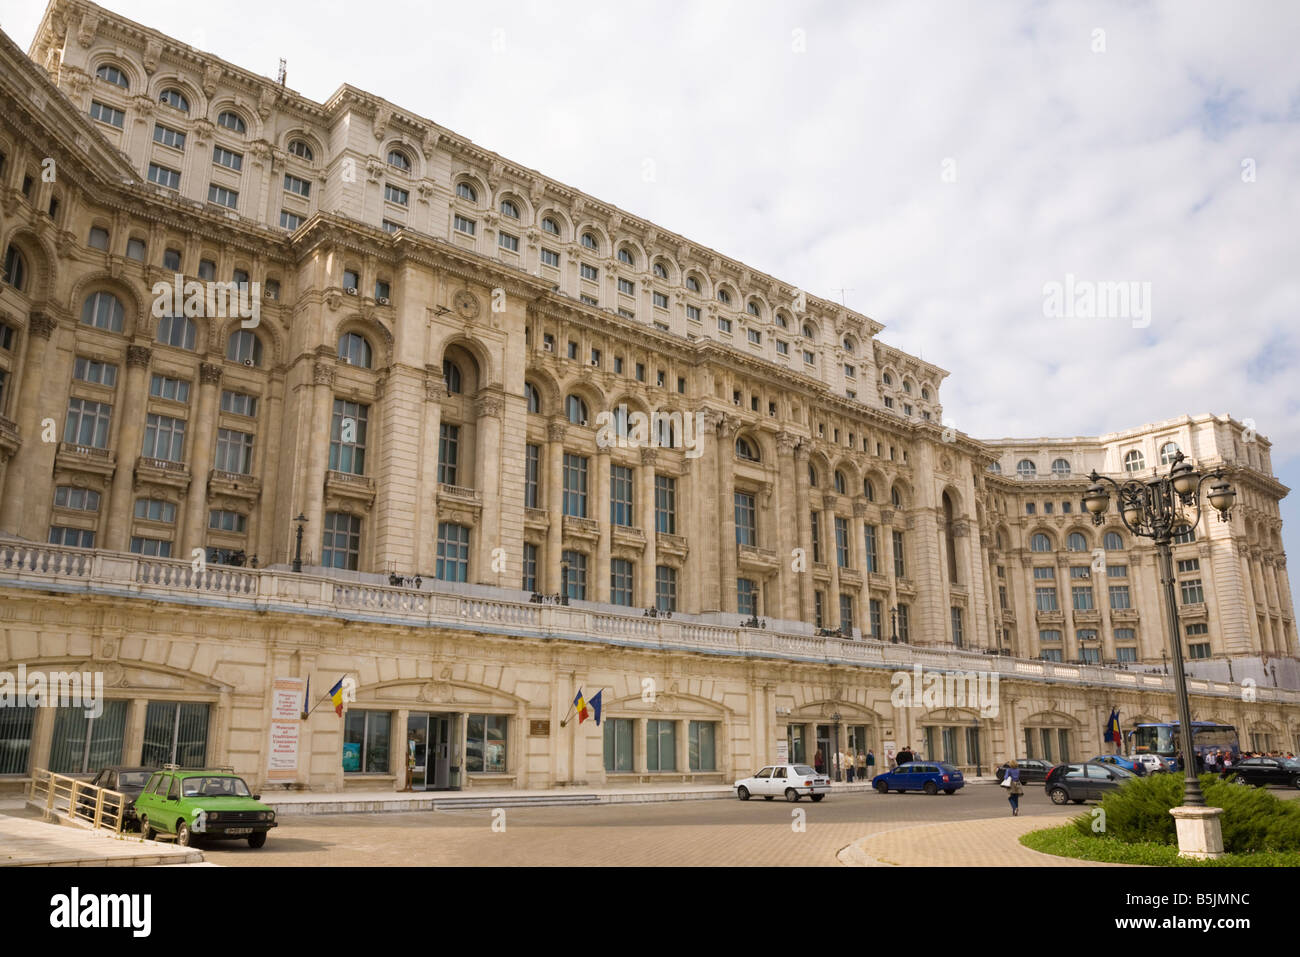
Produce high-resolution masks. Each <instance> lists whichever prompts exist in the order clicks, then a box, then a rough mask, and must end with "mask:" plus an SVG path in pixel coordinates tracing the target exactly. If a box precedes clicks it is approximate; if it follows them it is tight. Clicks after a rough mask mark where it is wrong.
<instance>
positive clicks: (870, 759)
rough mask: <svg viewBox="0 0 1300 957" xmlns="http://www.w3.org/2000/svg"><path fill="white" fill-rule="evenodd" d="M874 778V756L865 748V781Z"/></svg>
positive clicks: (872, 752)
mask: <svg viewBox="0 0 1300 957" xmlns="http://www.w3.org/2000/svg"><path fill="white" fill-rule="evenodd" d="M875 776H876V754H875V752H874V751H872V750H871V749H870V748H867V780H868V781H870V780H871V779H872V778H874V777H875Z"/></svg>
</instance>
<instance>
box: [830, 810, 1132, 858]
mask: <svg viewBox="0 0 1300 957" xmlns="http://www.w3.org/2000/svg"><path fill="white" fill-rule="evenodd" d="M1061 823H1062V822H1061V821H1060V820H1059V819H1057V818H1053V817H1044V816H1042V815H1038V816H1032V817H1010V816H1007V817H997V818H985V819H983V820H978V821H948V822H945V823H943V824H916V825H909V826H907V827H899V828H893V829H891V830H887V831H881V832H879V833H876V834H869V835H868V836H866V837H864V838H859V839H858V840H856V841H854V842H853V843H852V844H850V845H849V846H848V847H846V848H844V849H843V850H842V851H840V853H839V855H838V857H839V861H840V863H841V864H844V865H847V866H849V867H1133V866H1136V865H1131V864H1103V863H1100V862H1098V861H1078V860H1073V859H1071V858H1068V857H1057V856H1055V855H1053V854H1042V853H1039V852H1038V851H1034V850H1030V849H1029V848H1027V847H1025V846H1024V845H1023V844H1021V843H1020V837H1021V835H1023V834H1027V833H1029V832H1030V831H1038V830H1043V829H1044V828H1051V827H1060V826H1061Z"/></svg>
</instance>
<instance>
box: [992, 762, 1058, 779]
mask: <svg viewBox="0 0 1300 957" xmlns="http://www.w3.org/2000/svg"><path fill="white" fill-rule="evenodd" d="M1016 764H1017V765H1018V766H1019V768H1020V783H1021V784H1042V783H1043V782H1044V781H1046V780H1047V772H1048V771H1050V770H1052V768H1053V767H1055V765H1053V764H1052V762H1051V761H1044V760H1042V759H1041V758H1016ZM994 773H995V774H996V775H997V779H998V783H999V784H1001V783H1002V779H1003V778H1004V777H1005V776H1006V773H1007V766H1006V765H1005V764H1004V765H1002V767H1000V768H998V769H997V771H996V772H994Z"/></svg>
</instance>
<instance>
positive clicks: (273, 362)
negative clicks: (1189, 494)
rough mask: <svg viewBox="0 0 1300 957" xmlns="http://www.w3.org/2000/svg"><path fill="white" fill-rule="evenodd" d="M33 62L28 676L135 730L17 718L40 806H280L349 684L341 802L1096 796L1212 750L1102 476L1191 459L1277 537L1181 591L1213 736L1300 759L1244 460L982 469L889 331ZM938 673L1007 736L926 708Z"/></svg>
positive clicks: (939, 376) (1254, 543)
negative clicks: (438, 797)
mask: <svg viewBox="0 0 1300 957" xmlns="http://www.w3.org/2000/svg"><path fill="white" fill-rule="evenodd" d="M0 57H2V58H3V61H2V62H0V213H2V219H0V249H3V250H4V252H5V264H4V268H5V275H4V280H5V281H4V283H3V284H0V310H2V311H0V323H2V325H0V536H3V538H0V667H3V668H9V669H11V670H12V669H16V668H17V667H18V666H20V665H21V666H23V667H24V668H25V669H27V671H29V672H57V671H72V670H84V671H90V672H96V673H102V674H103V675H104V677H105V679H106V681H107V685H108V687H107V698H108V701H107V704H106V705H105V708H104V710H103V713H102V714H101V715H99V716H98V717H96V718H93V719H88V718H86V717H85V716H84V715H83V713H82V712H81V711H80V710H78V709H76V708H62V709H58V708H49V707H17V706H14V707H8V708H0V747H2V748H3V750H0V782H9V783H10V784H11V785H16V784H18V783H20V782H22V781H23V780H24V779H25V776H26V775H27V774H28V773H29V772H30V770H31V769H32V768H34V767H51V768H53V769H54V770H56V771H64V772H73V773H78V772H83V771H86V770H88V769H90V768H92V767H94V766H95V765H97V764H102V763H107V762H116V761H126V762H136V761H141V760H143V761H145V762H149V763H159V762H163V761H168V760H176V761H179V762H181V763H189V764H200V763H205V762H206V763H208V764H213V763H217V764H233V765H234V766H235V767H236V768H238V769H239V770H241V771H242V772H244V773H245V774H247V775H248V776H249V778H250V780H254V781H257V782H264V781H265V780H266V778H267V768H268V762H269V760H270V758H269V752H270V745H269V739H268V727H269V726H270V724H271V708H272V697H273V694H272V692H273V687H274V682H275V681H276V679H280V678H300V679H301V678H309V679H310V680H311V688H312V694H313V697H318V696H319V695H320V694H323V693H324V692H325V691H326V690H327V689H328V688H329V687H330V686H331V685H333V684H334V683H335V682H336V681H338V680H340V679H341V678H343V677H344V676H347V678H348V680H349V683H350V684H349V686H351V684H354V685H355V700H354V701H349V702H348V703H347V710H346V712H345V715H344V716H343V717H342V718H339V717H336V716H335V715H334V714H333V713H332V711H333V709H332V708H331V707H329V706H328V705H327V706H325V707H324V708H321V709H317V710H316V711H315V712H314V713H313V714H312V715H311V717H310V718H308V719H307V720H306V721H304V722H302V726H301V731H300V740H299V745H298V747H299V751H298V772H297V774H296V780H297V782H298V783H299V784H301V785H304V786H308V787H313V788H318V789H341V788H345V787H356V788H369V789H373V788H375V787H385V788H386V787H401V786H403V785H404V784H405V782H406V778H407V775H408V769H407V761H405V760H403V759H402V755H403V752H406V754H407V755H408V756H413V757H414V762H413V763H414V764H415V771H414V778H415V783H416V785H417V786H474V785H476V784H482V783H493V784H500V783H503V782H506V783H510V784H514V785H517V786H520V787H525V786H527V787H547V786H560V785H571V784H576V783H584V782H585V783H596V782H617V781H629V782H640V781H646V780H656V781H696V782H702V781H719V780H730V779H731V777H732V776H733V775H734V774H736V773H737V772H747V771H749V770H751V769H752V767H754V766H756V765H758V764H760V763H762V762H764V761H769V760H771V759H772V758H773V757H775V755H776V754H777V753H778V748H779V747H784V748H786V749H788V752H789V753H790V755H791V757H793V758H796V759H798V760H812V758H813V755H814V752H815V751H816V750H817V749H818V748H820V749H822V750H823V751H826V750H830V749H832V748H833V747H835V746H837V745H838V746H844V745H846V744H848V743H850V742H852V744H853V745H854V746H857V747H871V748H872V749H874V751H875V752H876V753H877V754H878V755H880V754H881V753H882V751H884V750H885V749H886V748H888V747H889V746H890V745H891V744H893V745H898V746H901V745H903V744H909V743H910V744H912V745H913V746H917V747H920V748H921V749H922V751H924V752H925V753H926V754H927V755H929V756H932V757H935V758H947V759H950V760H952V761H954V762H956V763H958V764H961V765H964V766H969V767H971V768H975V767H976V766H978V765H981V764H982V765H985V766H987V765H988V763H989V762H990V761H991V760H993V759H998V760H1000V759H1002V758H1005V757H1007V756H1011V755H1012V754H1013V753H1017V754H1021V755H1023V754H1024V753H1025V752H1026V751H1028V752H1029V753H1030V754H1037V755H1039V756H1049V757H1058V758H1059V757H1063V756H1067V755H1073V756H1076V757H1077V756H1081V755H1084V754H1091V753H1094V752H1096V751H1098V750H1100V749H1101V748H1102V747H1103V744H1102V742H1101V740H1100V738H1101V728H1102V724H1103V721H1104V718H1105V716H1106V715H1107V714H1108V713H1109V711H1110V709H1112V708H1119V709H1120V711H1121V715H1122V718H1123V721H1124V723H1125V725H1131V723H1132V722H1133V721H1135V720H1138V719H1142V718H1146V719H1158V720H1167V719H1169V718H1171V717H1172V716H1173V714H1174V705H1173V700H1172V694H1171V690H1172V682H1171V679H1170V678H1169V677H1168V675H1167V665H1166V663H1165V661H1164V659H1163V658H1162V649H1163V648H1165V647H1167V645H1166V636H1165V632H1164V629H1163V628H1162V626H1161V620H1162V619H1161V605H1160V597H1159V594H1160V593H1159V590H1158V589H1159V582H1158V575H1157V571H1156V568H1155V565H1154V551H1153V550H1152V549H1151V548H1149V547H1147V546H1145V545H1144V544H1143V543H1142V542H1140V541H1137V540H1134V539H1133V538H1132V537H1131V536H1129V535H1128V534H1127V533H1125V532H1124V531H1123V530H1122V528H1121V527H1120V526H1119V525H1118V519H1116V518H1114V516H1113V515H1112V516H1110V517H1109V520H1108V524H1107V525H1106V526H1104V527H1102V528H1095V527H1093V526H1092V525H1091V524H1090V523H1089V522H1087V521H1085V520H1084V518H1085V516H1081V515H1080V514H1079V504H1078V503H1079V499H1080V495H1081V493H1082V491H1083V488H1084V486H1085V484H1086V482H1085V479H1084V476H1085V475H1086V473H1088V472H1089V471H1090V470H1091V469H1093V468H1096V469H1098V470H1099V471H1102V472H1105V473H1110V474H1113V475H1125V474H1142V475H1146V474H1150V469H1152V468H1155V467H1161V466H1162V465H1163V463H1165V462H1166V461H1167V460H1168V458H1169V456H1170V454H1171V447H1173V446H1176V447H1177V448H1178V449H1181V450H1183V451H1184V452H1185V453H1187V454H1188V455H1189V456H1190V457H1191V458H1192V459H1193V460H1194V461H1195V462H1196V463H1197V464H1198V465H1200V466H1216V465H1224V466H1227V467H1229V468H1230V469H1231V470H1232V475H1233V482H1234V484H1235V486H1236V488H1237V490H1238V493H1239V504H1238V506H1237V508H1236V510H1235V512H1234V515H1233V517H1232V519H1231V521H1230V522H1228V523H1221V522H1219V521H1218V520H1217V519H1214V518H1206V519H1205V520H1204V521H1203V522H1202V524H1201V525H1200V526H1199V527H1198V528H1197V529H1196V530H1195V532H1194V534H1193V535H1190V536H1184V538H1185V541H1183V542H1182V543H1180V544H1179V545H1178V546H1177V550H1176V558H1177V560H1178V575H1179V582H1180V584H1179V587H1180V606H1179V616H1180V621H1181V625H1182V627H1183V628H1184V629H1185V634H1186V642H1187V645H1186V651H1187V654H1188V656H1189V657H1190V659H1192V661H1191V664H1190V665H1189V670H1190V671H1191V673H1192V674H1193V675H1194V678H1193V680H1192V683H1191V687H1192V693H1193V701H1192V704H1193V709H1194V711H1195V712H1196V715H1197V716H1198V717H1200V718H1207V719H1210V718H1212V719H1217V720H1221V721H1225V722H1228V723H1232V724H1234V725H1236V726H1237V728H1238V731H1239V733H1240V734H1241V736H1242V742H1243V746H1246V747H1251V746H1254V747H1258V748H1290V749H1294V748H1297V747H1300V693H1297V691H1296V690H1294V689H1296V688H1298V687H1300V670H1297V636H1296V626H1295V617H1294V608H1293V605H1292V602H1291V597H1290V593H1289V589H1288V585H1287V578H1286V573H1285V558H1284V555H1283V552H1282V546H1281V540H1280V536H1279V528H1280V519H1279V517H1278V514H1279V513H1278V502H1279V500H1280V499H1281V498H1282V497H1283V496H1284V495H1285V494H1286V493H1287V489H1286V488H1284V487H1283V486H1282V485H1280V484H1279V483H1278V482H1277V480H1276V479H1275V478H1274V477H1273V476H1272V473H1271V467H1270V461H1269V443H1268V442H1267V440H1266V439H1265V438H1264V437H1263V436H1260V435H1256V434H1254V432H1253V430H1248V429H1245V428H1244V426H1243V424H1242V423H1240V422H1237V421H1234V420H1232V419H1230V418H1229V417H1227V416H1216V415H1202V416H1192V417H1182V418H1178V419H1173V420H1170V421H1166V422H1161V423H1157V424H1154V425H1147V426H1142V427H1141V428H1137V429H1133V430H1131V431H1128V432H1124V433H1118V434H1114V435H1105V436H1101V437H1098V438H1075V439H1065V440H1062V439H1033V440H1027V441H1026V440H1017V439H1003V440H996V441H979V440H976V439H974V438H971V437H969V436H967V435H964V434H961V433H958V432H955V431H953V430H951V429H948V428H945V426H944V424H943V422H942V411H943V407H942V405H941V403H940V388H941V384H942V381H943V379H944V377H945V376H946V373H945V372H944V371H943V370H942V369H939V368H937V367H936V366H933V365H931V364H928V363H926V362H923V361H921V360H919V359H917V358H915V357H913V356H910V355H907V354H905V353H902V352H900V351H898V350H896V349H893V348H890V347H889V346H887V345H886V344H884V343H883V342H881V341H880V339H879V338H878V335H879V333H880V332H881V331H882V329H883V327H882V325H881V324H880V323H878V322H876V321H874V320H872V319H870V318H868V317H866V316H863V315H860V314H857V313H855V312H853V311H851V310H848V309H846V308H844V307H842V306H840V305H838V304H836V303H834V302H830V301H827V300H823V299H820V298H817V297H815V296H813V295H810V294H807V293H806V292H803V291H801V290H800V289H798V288H797V287H796V286H795V285H793V284H791V283H789V282H783V281H781V280H779V279H776V278H774V277H771V276H767V275H764V274H762V273H759V272H757V271H755V270H753V269H751V268H749V267H747V266H745V265H743V264H741V263H738V262H735V261H733V260H730V259H728V258H726V257H725V256H723V255H722V254H721V253H718V252H715V251H713V250H711V249H707V248H704V247H701V246H699V245H698V244H695V243H692V242H691V241H690V240H688V239H686V238H685V237H682V236H680V235H677V234H675V233H672V232H669V231H668V230H666V229H663V228H661V227H659V226H657V225H655V224H653V223H650V222H647V221H645V220H643V219H641V218H639V217H636V216H634V215H632V214H630V213H627V212H624V211H622V210H619V209H616V208H614V207H612V206H610V205H608V204H606V203H603V202H601V201H599V200H597V199H595V198H594V197H591V196H587V195H585V194H583V193H581V192H579V191H578V190H576V189H573V188H571V187H569V186H565V185H563V184H561V183H558V182H556V181H554V180H552V179H550V178H548V177H546V176H544V175H542V174H540V173H538V172H536V171H533V170H530V169H526V168H523V167H520V166H518V165H516V164H514V163H511V162H510V161H509V160H507V159H505V158H504V157H501V156H498V155H496V154H494V153H492V152H490V151H488V150H485V149H483V148H481V147H479V146H476V145H474V144H473V143H470V142H468V141H467V140H465V139H463V138H462V137H460V136H458V135H456V134H455V133H453V132H451V131H450V130H446V129H443V128H442V127H440V126H438V125H437V124H436V123H434V122H432V121H430V120H427V119H425V118H423V117H420V116H416V115H414V114H412V113H410V112H407V111H405V110H403V109H401V108H400V107H398V106H397V105H395V104H392V103H389V102H388V101H386V100H384V99H382V98H380V97H378V96H375V95H373V94H370V93H366V92H364V91H361V90H357V89H354V88H352V87H350V86H342V87H340V88H339V90H338V91H337V92H336V93H335V94H334V95H333V96H331V97H330V98H329V99H328V100H327V101H326V102H325V103H315V102H313V101H311V100H309V99H307V98H306V97H303V96H301V95H299V94H297V93H295V92H294V91H293V90H291V89H289V88H287V87H286V86H284V85H283V84H281V83H276V82H273V81H271V80H269V79H267V78H265V77H261V76H257V75H255V74H252V73H250V72H248V71H247V70H244V69H241V68H239V67H237V66H234V65H232V64H230V63H227V62H225V61H222V60H220V59H218V58H217V57H215V56H212V55H210V54H208V53H205V52H202V51H198V50H194V49H192V48H190V47H188V46H185V45H184V44H181V43H178V42H176V41H174V40H172V39H171V38H169V37H167V36H164V35H162V34H160V33H158V32H157V31H154V30H150V29H148V28H147V27H143V26H141V25H139V24H135V23H132V22H130V21H128V20H125V19H123V18H121V17H118V16H115V15H114V14H112V13H110V12H109V11H107V10H104V9H102V8H100V7H97V6H94V5H93V4H90V3H85V2H82V0H53V2H51V3H50V6H49V7H48V9H47V11H46V14H45V17H44V19H43V21H42V23H41V25H40V28H39V30H38V32H37V35H36V38H35V40H34V41H33V44H32V48H31V51H30V55H29V56H26V55H24V54H23V53H22V52H21V51H20V50H19V49H18V48H17V47H15V45H14V44H13V43H12V42H11V41H10V40H9V39H8V38H7V37H4V38H3V43H2V44H0ZM187 282H192V283H198V284H200V285H198V286H197V287H194V288H197V289H199V290H200V292H201V293H203V294H210V293H212V292H213V290H214V289H215V291H216V300H215V301H214V299H213V298H208V299H207V301H200V299H202V298H203V297H202V296H199V297H190V296H189V294H188V293H187V292H186V289H185V287H183V286H179V284H181V283H187ZM214 284H215V285H214ZM226 284H230V285H226ZM178 287H179V288H180V289H181V292H182V295H181V297H180V298H181V299H190V300H191V301H190V302H189V303H188V304H187V303H182V302H180V301H178V302H176V303H169V302H167V301H165V300H167V297H166V296H165V295H163V293H162V290H166V289H173V288H178ZM228 292H234V293H236V294H238V293H248V294H249V295H245V296H244V297H243V298H242V300H241V299H240V296H239V295H235V296H234V301H232V302H229V303H226V302H224V301H223V299H222V295H223V293H228ZM191 306H192V308H191ZM223 306H229V308H228V309H223ZM240 307H242V308H240ZM254 307H256V308H254ZM650 416H655V417H654V418H650V419H649V428H648V429H647V428H645V427H644V426H645V421H644V419H643V417H650ZM611 422H612V426H611ZM299 534H301V535H302V539H301V551H300V552H299V544H298V538H297V536H298V535H299ZM295 557H300V558H301V561H302V568H301V571H294V570H292V569H293V564H292V563H293V559H294V558H295ZM1067 579H1068V580H1067ZM561 595H563V596H564V597H565V598H567V602H565V601H561V600H560V596H561ZM895 639H896V640H895ZM917 666H920V667H921V668H923V669H928V670H932V671H933V670H948V671H955V670H960V671H970V672H978V673H979V674H980V675H983V676H991V675H997V677H998V680H999V684H998V685H997V691H998V694H997V702H996V706H995V707H986V708H984V709H981V708H980V707H979V706H978V704H977V703H975V702H970V701H966V702H961V701H957V702H954V701H952V700H945V701H929V700H927V701H926V702H920V701H916V702H913V701H908V702H906V703H905V704H903V703H899V702H897V701H895V702H891V688H892V686H893V681H894V678H893V676H895V675H896V674H897V673H898V672H900V671H903V672H907V673H908V674H913V673H914V672H913V669H914V668H915V667H917ZM579 689H582V691H583V693H584V694H585V696H586V697H587V698H588V699H590V698H591V697H592V696H593V695H594V694H595V693H596V692H597V691H601V692H602V695H601V698H602V702H603V712H604V718H605V720H604V722H603V723H602V727H601V728H600V729H595V728H594V726H593V724H591V723H577V722H575V721H571V720H568V721H566V719H567V718H568V717H569V711H570V704H571V702H572V700H573V699H574V696H575V695H576V694H577V692H578V691H579ZM291 776H292V775H291Z"/></svg>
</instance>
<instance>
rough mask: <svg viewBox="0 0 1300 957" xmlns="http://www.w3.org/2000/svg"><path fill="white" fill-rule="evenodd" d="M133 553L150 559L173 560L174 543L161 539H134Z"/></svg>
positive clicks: (132, 543) (132, 541)
mask: <svg viewBox="0 0 1300 957" xmlns="http://www.w3.org/2000/svg"><path fill="white" fill-rule="evenodd" d="M131 551H132V552H134V553H135V554H136V555H145V556H147V557H149V558H171V557H172V543H171V542H169V541H166V540H164V539H161V538H132V539H131Z"/></svg>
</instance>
